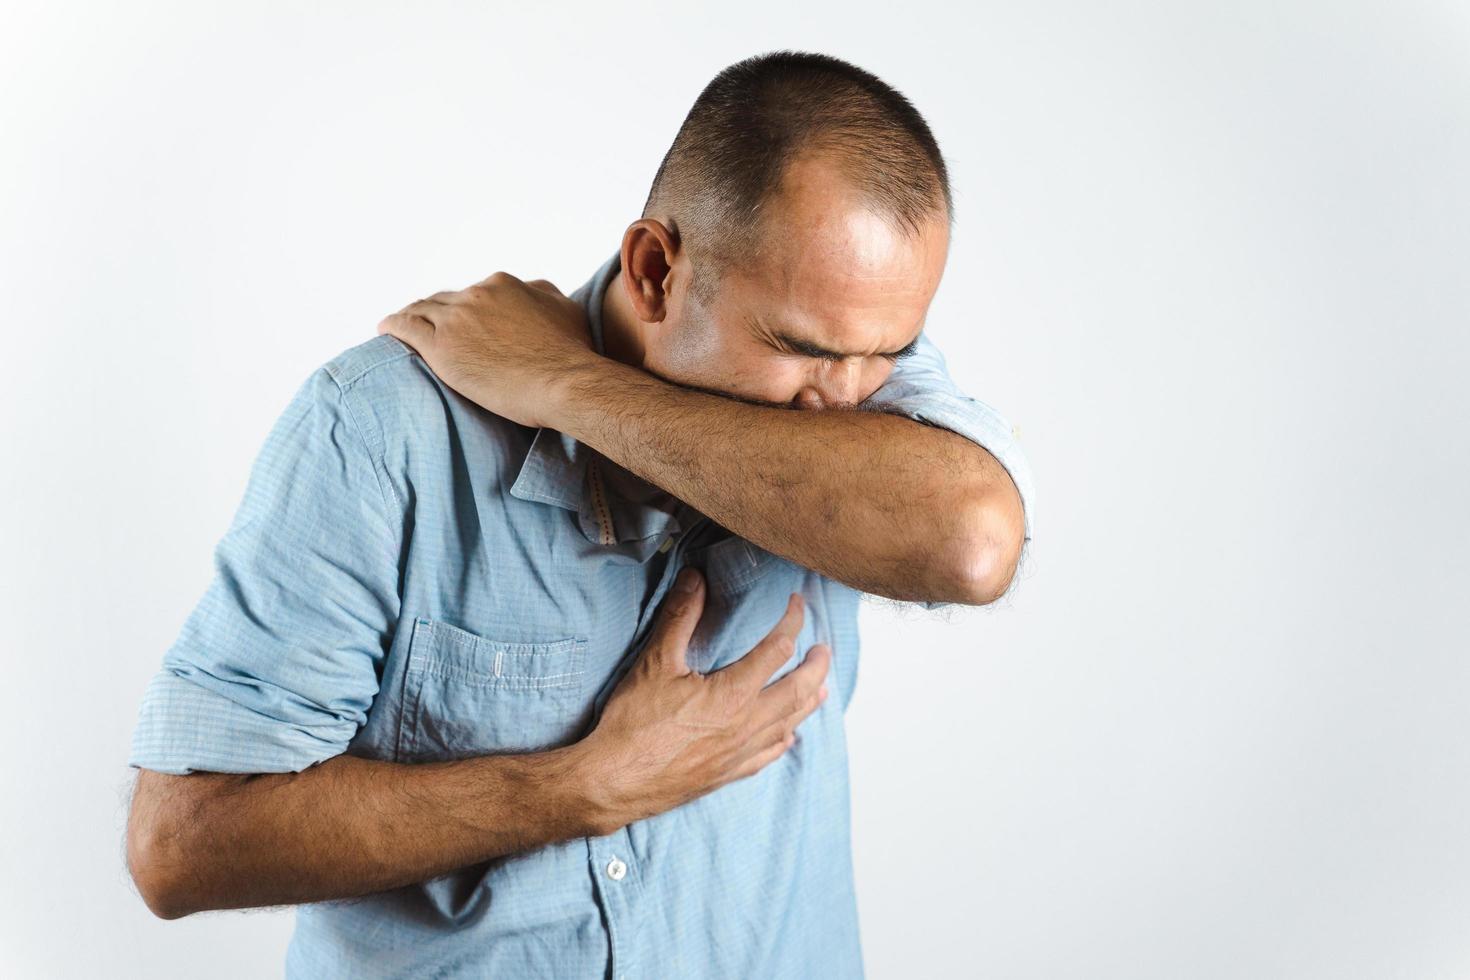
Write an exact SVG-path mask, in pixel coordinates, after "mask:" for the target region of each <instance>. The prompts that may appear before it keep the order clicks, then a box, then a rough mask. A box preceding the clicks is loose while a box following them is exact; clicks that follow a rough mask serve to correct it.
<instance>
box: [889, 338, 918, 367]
mask: <svg viewBox="0 0 1470 980" xmlns="http://www.w3.org/2000/svg"><path fill="white" fill-rule="evenodd" d="M918 352H919V338H918V337H915V338H914V339H913V340H911V341H909V342H908V346H906V347H904V349H903V350H896V351H894V352H893V353H891V354H884V355H883V356H884V357H886V358H888V359H889V360H890V361H901V360H903V359H904V358H905V357H913V356H914V355H915V354H917V353H918Z"/></svg>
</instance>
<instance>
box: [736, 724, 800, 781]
mask: <svg viewBox="0 0 1470 980" xmlns="http://www.w3.org/2000/svg"><path fill="white" fill-rule="evenodd" d="M795 744H796V735H795V733H792V732H787V731H786V730H785V729H782V730H780V731H779V732H778V733H777V734H776V735H775V736H774V737H770V738H768V737H767V736H764V735H763V736H762V741H761V743H760V745H761V747H760V748H759V749H757V750H756V752H755V753H754V754H752V755H749V756H747V757H746V758H745V759H744V760H743V761H742V762H740V764H739V765H737V766H736V767H735V768H734V769H732V770H730V776H729V778H728V779H727V780H726V782H734V781H735V780H737V779H744V778H746V777H747V776H754V775H755V774H756V773H758V772H760V771H761V770H762V769H764V768H765V767H766V766H768V765H770V764H771V763H772V762H775V761H776V760H777V759H779V758H781V756H782V754H783V753H784V752H785V751H786V750H787V749H789V748H791V746H793V745H795Z"/></svg>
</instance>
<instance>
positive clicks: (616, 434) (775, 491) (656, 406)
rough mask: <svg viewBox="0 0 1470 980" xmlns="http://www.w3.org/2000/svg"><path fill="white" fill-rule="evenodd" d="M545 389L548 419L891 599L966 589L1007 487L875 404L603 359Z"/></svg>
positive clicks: (787, 552)
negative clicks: (782, 394)
mask: <svg viewBox="0 0 1470 980" xmlns="http://www.w3.org/2000/svg"><path fill="white" fill-rule="evenodd" d="M558 403H559V404H558V408H557V419H558V423H559V424H558V428H559V429H560V431H563V432H566V433H568V434H570V435H571V436H573V437H574V438H576V439H578V440H580V441H582V442H584V443H586V444H588V445H590V446H592V447H593V448H595V449H597V450H598V451H599V452H601V453H602V454H603V455H605V456H607V457H608V458H609V459H611V460H613V461H614V462H616V463H618V464H619V465H620V466H623V467H624V468H626V469H628V470H629V471H631V472H633V473H636V474H637V475H638V476H640V477H642V478H643V479H645V480H647V481H648V482H650V483H653V484H655V485H656V486H660V487H662V488H664V489H665V490H667V491H669V492H670V493H672V494H673V495H674V496H676V497H678V498H679V499H680V500H683V501H685V502H687V503H688V504H690V505H691V506H693V507H695V508H696V509H697V510H699V511H700V512H702V513H704V514H706V515H708V516H709V517H711V518H713V519H714V520H715V521H717V522H718V523H719V524H721V525H723V526H724V527H726V528H729V529H730V530H731V531H733V532H734V533H736V534H738V535H740V536H742V537H745V538H747V539H749V540H750V541H753V542H755V543H756V544H758V545H760V546H761V547H763V548H765V549H766V550H768V551H772V552H776V553H778V554H781V555H783V556H784V557H787V558H789V559H791V560H792V561H795V562H797V563H798V564H801V565H804V566H806V567H808V568H812V569H815V570H817V571H819V572H822V573H823V574H825V575H827V576H828V577H830V578H834V579H837V580H838V581H841V582H845V583H847V584H848V585H851V586H853V587H854V588H857V589H861V590H862V591H865V592H871V593H874V594H878V595H885V596H889V597H891V598H896V599H906V600H919V599H922V600H947V601H958V602H973V601H976V600H975V596H976V588H975V573H976V572H977V570H978V566H979V565H980V564H981V557H982V555H983V553H984V551H985V549H986V548H987V547H988V546H989V544H990V541H989V535H988V525H987V523H986V520H987V515H988V514H989V513H991V512H993V511H995V510H997V509H998V504H999V502H1000V500H1001V495H1003V494H1005V493H1006V492H1007V491H1009V492H1010V493H1012V494H1014V492H1015V491H1014V489H1013V487H1012V486H1011V485H1010V478H1009V476H1008V475H1007V474H1006V473H1005V470H1004V469H1003V468H1002V467H1001V466H1000V464H999V463H997V462H996V461H995V460H994V458H993V457H991V456H990V454H989V453H987V452H986V451H985V450H984V449H983V448H981V447H980V446H977V445H976V444H975V443H973V442H971V441H970V440H968V439H965V438H964V437H962V436H960V435H957V434H956V433H953V432H950V431H948V430H945V429H939V428H933V427H930V426H925V425H922V424H920V423H918V422H915V421H913V420H911V419H905V418H899V417H897V416H893V415H886V414H883V413H880V412H872V411H858V410H824V411H798V410H794V409H793V410H787V409H782V408H778V407H773V406H766V405H757V404H750V403H747V402H741V401H737V400H735V399H730V398H722V397H719V396H717V395H712V394H708V393H706V392H702V391H695V390H692V389H687V388H681V387H678V386H676V385H671V384H667V383H665V382H663V381H662V380H661V379H658V378H655V377H653V376H652V375H649V374H647V373H645V372H642V371H639V370H637V369H634V368H631V367H628V366H627V365H623V364H619V363H617V362H613V361H607V360H603V361H601V362H599V363H597V364H596V365H595V366H594V367H589V369H588V370H587V371H585V372H580V373H578V374H577V375H576V376H574V377H572V378H571V379H569V380H568V382H567V384H566V385H565V386H564V388H563V390H562V394H561V395H560V397H559V399H558ZM1017 513H1019V512H1018V511H1017Z"/></svg>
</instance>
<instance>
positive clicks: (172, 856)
mask: <svg viewBox="0 0 1470 980" xmlns="http://www.w3.org/2000/svg"><path fill="white" fill-rule="evenodd" d="M140 797H141V798H140ZM172 825H173V821H171V820H170V819H169V818H168V815H167V813H166V812H164V808H163V807H162V806H161V805H160V802H159V801H157V800H154V799H151V798H149V795H148V794H147V793H146V792H143V793H139V794H136V795H135V797H134V800H133V804H132V808H131V812H130V813H129V814H128V828H127V865H128V874H129V875H130V876H131V877H132V879H133V884H134V886H136V888H137V889H138V895H139V896H140V897H141V898H142V899H143V904H145V905H147V906H148V911H150V912H152V913H153V914H154V915H156V916H158V918H160V919H181V918H183V917H184V916H186V915H190V914H192V913H194V912H198V911H201V907H200V906H198V905H197V904H195V901H194V898H193V897H192V896H191V895H190V894H189V893H188V887H187V886H188V884H189V881H188V877H187V875H185V874H184V873H183V869H184V868H185V867H186V866H187V862H186V860H185V859H184V858H185V855H184V853H183V848H182V846H181V843H182V842H181V839H180V835H179V834H178V833H176V832H175V831H174V830H173V829H171V827H172Z"/></svg>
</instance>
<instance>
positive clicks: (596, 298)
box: [510, 252, 696, 561]
mask: <svg viewBox="0 0 1470 980" xmlns="http://www.w3.org/2000/svg"><path fill="white" fill-rule="evenodd" d="M621 266H622V262H621V257H620V253H618V252H614V253H613V255H612V257H611V258H609V259H607V260H606V261H605V262H603V263H602V265H601V267H599V268H598V270H597V271H596V272H594V273H593V274H592V278H590V279H588V280H587V282H586V283H584V284H583V285H582V286H581V287H580V288H579V289H577V290H576V291H575V292H573V293H572V294H571V295H570V296H569V297H568V298H569V299H572V300H575V301H577V302H579V303H581V304H582V307H583V309H584V310H585V311H586V314H587V325H588V327H590V328H591V333H592V346H593V349H594V350H596V351H597V353H599V354H602V355H603V356H606V353H607V351H606V347H605V345H604V342H603V329H602V327H603V323H602V299H603V295H604V294H605V293H606V292H607V287H608V284H609V283H611V282H612V280H613V278H614V277H615V276H617V274H618V270H619V269H620V268H621ZM510 493H511V496H513V497H519V498H520V499H521V500H528V501H535V502H538V503H543V504H551V505H554V506H557V507H562V508H565V509H566V510H570V511H572V512H573V513H575V514H576V515H577V520H578V524H579V526H580V527H581V529H582V533H583V534H584V535H585V536H586V537H587V539H588V540H589V541H592V542H593V543H600V544H604V545H609V544H613V543H617V544H624V545H628V546H630V547H631V550H632V552H633V553H634V554H635V555H636V557H637V558H638V560H639V561H645V560H647V559H648V558H649V557H650V556H651V555H652V554H653V552H654V551H656V550H657V549H658V546H659V545H660V544H662V542H663V538H664V537H665V535H666V534H668V533H677V532H678V531H680V530H683V529H684V528H686V527H688V526H690V525H691V524H692V522H693V519H694V517H695V516H696V515H695V512H694V511H693V509H692V508H690V507H688V505H686V504H684V503H683V502H682V501H680V500H679V499H678V498H676V497H674V496H673V495H672V494H670V493H668V492H667V491H665V490H663V489H661V488H660V487H656V486H654V485H653V484H651V483H649V482H647V481H646V480H643V479H642V478H641V477H639V476H637V475H636V474H634V473H631V472H629V471H628V470H626V469H624V468H623V467H621V466H619V465H618V464H616V463H614V462H613V461H612V460H610V459H608V458H607V457H606V456H604V455H602V454H601V453H599V452H598V451H597V450H595V449H593V448H592V447H591V446H588V445H586V444H585V443H582V442H579V441H577V440H576V439H573V438H572V437H571V436H569V435H566V434H565V433H562V432H558V431H556V430H555V429H546V428H543V429H538V430H537V431H536V436H535V438H533V439H532V440H531V446H530V449H529V450H527V452H526V457H525V459H524V461H522V463H521V469H520V474H519V475H518V476H517V477H516V481H515V483H514V484H512V485H511V488H510ZM609 525H610V526H609Z"/></svg>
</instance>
